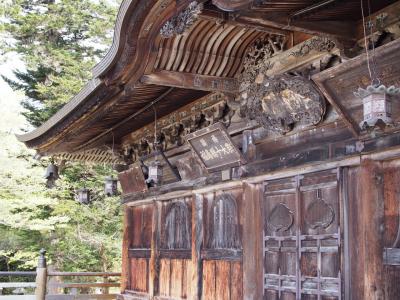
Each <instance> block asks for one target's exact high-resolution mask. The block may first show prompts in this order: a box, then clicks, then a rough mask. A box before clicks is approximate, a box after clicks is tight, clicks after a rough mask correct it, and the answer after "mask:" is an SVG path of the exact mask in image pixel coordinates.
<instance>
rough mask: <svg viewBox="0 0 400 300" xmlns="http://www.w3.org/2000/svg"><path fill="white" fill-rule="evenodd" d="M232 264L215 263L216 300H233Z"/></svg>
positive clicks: (225, 262)
mask: <svg viewBox="0 0 400 300" xmlns="http://www.w3.org/2000/svg"><path fill="white" fill-rule="evenodd" d="M230 275H231V264H230V262H229V261H216V262H215V275H214V276H215V283H216V284H215V299H218V300H225V299H231V295H230V293H231V278H230V277H231V276H230Z"/></svg>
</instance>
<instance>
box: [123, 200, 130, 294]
mask: <svg viewBox="0 0 400 300" xmlns="http://www.w3.org/2000/svg"><path fill="white" fill-rule="evenodd" d="M123 222H124V223H123V230H124V232H123V237H122V267H121V293H124V292H125V290H127V289H129V288H130V259H129V251H128V250H129V247H130V245H131V239H132V212H131V208H130V207H129V206H125V207H124V221H123Z"/></svg>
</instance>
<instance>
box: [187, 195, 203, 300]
mask: <svg viewBox="0 0 400 300" xmlns="http://www.w3.org/2000/svg"><path fill="white" fill-rule="evenodd" d="M202 242H203V196H202V195H198V194H196V195H195V196H193V199H192V261H191V268H190V270H191V274H190V280H189V281H188V285H190V294H189V295H188V298H189V299H192V300H200V299H201V296H202V277H203V268H202V266H203V265H202V261H201V247H202ZM188 276H189V274H188Z"/></svg>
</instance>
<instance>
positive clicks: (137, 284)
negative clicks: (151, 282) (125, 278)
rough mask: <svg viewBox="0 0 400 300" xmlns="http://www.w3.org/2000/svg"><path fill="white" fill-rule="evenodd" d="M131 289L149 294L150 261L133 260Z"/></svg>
mask: <svg viewBox="0 0 400 300" xmlns="http://www.w3.org/2000/svg"><path fill="white" fill-rule="evenodd" d="M130 271H131V289H132V290H134V291H138V292H144V293H147V292H148V279H149V271H148V259H146V258H132V259H131V270H130Z"/></svg>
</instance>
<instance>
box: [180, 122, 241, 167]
mask: <svg viewBox="0 0 400 300" xmlns="http://www.w3.org/2000/svg"><path fill="white" fill-rule="evenodd" d="M186 140H187V141H188V143H189V145H190V147H191V148H192V150H193V152H194V153H195V154H196V155H197V156H198V157H199V159H200V161H201V162H202V163H203V164H204V166H205V167H206V169H207V170H208V171H210V172H213V171H218V170H222V169H226V168H228V167H236V166H239V165H241V164H243V163H245V160H244V158H243V156H242V154H241V152H240V151H239V149H238V148H237V147H236V145H235V144H234V143H233V141H232V139H231V137H230V136H229V133H228V132H227V131H226V129H225V126H224V125H223V124H222V123H216V124H213V125H211V126H209V127H207V128H203V129H200V130H198V131H196V132H194V133H191V134H189V135H188V136H187V137H186Z"/></svg>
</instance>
